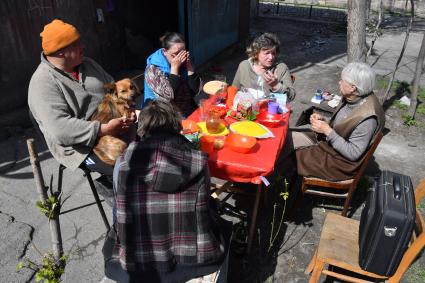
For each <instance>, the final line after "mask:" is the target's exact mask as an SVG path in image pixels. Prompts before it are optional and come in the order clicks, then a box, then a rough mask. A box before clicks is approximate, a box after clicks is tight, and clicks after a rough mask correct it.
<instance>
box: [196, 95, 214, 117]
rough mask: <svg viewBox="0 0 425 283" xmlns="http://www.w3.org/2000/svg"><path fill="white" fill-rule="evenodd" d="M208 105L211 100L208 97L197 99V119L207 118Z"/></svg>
mask: <svg viewBox="0 0 425 283" xmlns="http://www.w3.org/2000/svg"><path fill="white" fill-rule="evenodd" d="M210 106H211V102H210V101H209V100H208V99H205V98H202V99H199V121H205V120H207V118H208V111H209V108H210Z"/></svg>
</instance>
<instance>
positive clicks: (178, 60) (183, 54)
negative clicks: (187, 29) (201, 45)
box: [171, 50, 188, 75]
mask: <svg viewBox="0 0 425 283" xmlns="http://www.w3.org/2000/svg"><path fill="white" fill-rule="evenodd" d="M187 58H188V52H187V51H186V50H182V51H180V52H179V53H178V54H177V55H176V56H174V58H173V60H171V73H172V74H174V75H178V71H179V69H180V66H181V65H183V64H184V63H186V61H187Z"/></svg>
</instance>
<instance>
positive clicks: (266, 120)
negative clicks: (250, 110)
mask: <svg viewBox="0 0 425 283" xmlns="http://www.w3.org/2000/svg"><path fill="white" fill-rule="evenodd" d="M282 117H283V116H282V114H271V113H267V112H262V113H260V114H258V115H257V122H258V123H260V124H262V125H264V126H266V127H270V128H276V127H278V126H279V125H280V124H281V122H282Z"/></svg>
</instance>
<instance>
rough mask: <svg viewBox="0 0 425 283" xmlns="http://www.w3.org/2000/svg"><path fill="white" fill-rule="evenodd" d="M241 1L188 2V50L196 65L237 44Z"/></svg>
mask: <svg viewBox="0 0 425 283" xmlns="http://www.w3.org/2000/svg"><path fill="white" fill-rule="evenodd" d="M239 2H240V0H189V1H188V5H187V9H188V35H189V36H188V38H189V49H190V52H191V54H192V56H193V61H194V63H195V65H200V64H203V63H205V62H206V61H207V60H209V59H211V58H212V57H213V56H214V55H216V54H217V53H219V52H220V51H222V50H223V49H225V48H226V47H228V46H230V45H231V44H233V43H235V42H237V41H238V36H239Z"/></svg>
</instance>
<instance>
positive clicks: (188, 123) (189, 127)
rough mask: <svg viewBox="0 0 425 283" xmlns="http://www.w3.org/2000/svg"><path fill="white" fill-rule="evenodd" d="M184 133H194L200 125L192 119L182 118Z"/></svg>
mask: <svg viewBox="0 0 425 283" xmlns="http://www.w3.org/2000/svg"><path fill="white" fill-rule="evenodd" d="M181 123H182V128H183V129H182V134H192V133H194V132H197V131H198V130H199V129H198V125H197V124H196V122H195V121H192V120H182V122H181Z"/></svg>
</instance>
